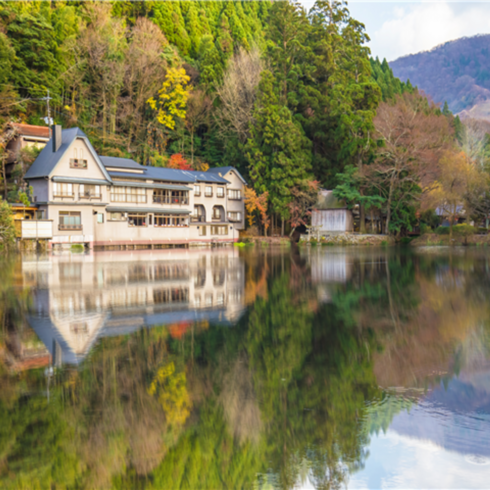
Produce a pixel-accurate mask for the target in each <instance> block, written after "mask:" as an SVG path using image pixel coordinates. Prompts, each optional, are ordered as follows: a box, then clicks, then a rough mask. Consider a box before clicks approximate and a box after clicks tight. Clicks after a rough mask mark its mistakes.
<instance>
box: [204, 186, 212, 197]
mask: <svg viewBox="0 0 490 490" xmlns="http://www.w3.org/2000/svg"><path fill="white" fill-rule="evenodd" d="M204 195H205V196H206V197H213V188H212V187H211V186H210V185H207V186H206V189H205V191H204Z"/></svg>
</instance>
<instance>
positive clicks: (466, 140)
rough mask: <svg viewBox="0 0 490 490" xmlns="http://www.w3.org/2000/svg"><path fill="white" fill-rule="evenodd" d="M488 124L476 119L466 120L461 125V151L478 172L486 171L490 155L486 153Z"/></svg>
mask: <svg viewBox="0 0 490 490" xmlns="http://www.w3.org/2000/svg"><path fill="white" fill-rule="evenodd" d="M489 133H490V123H489V122H488V121H482V120H478V119H467V120H465V121H464V123H463V132H462V138H461V149H462V150H463V152H464V153H465V155H466V156H467V157H468V158H469V159H470V160H471V161H472V162H474V163H475V165H477V166H478V167H479V168H480V170H486V169H488V165H489V163H490V162H489V160H490V155H489V154H488V152H487V148H486V146H487V143H488V134H489Z"/></svg>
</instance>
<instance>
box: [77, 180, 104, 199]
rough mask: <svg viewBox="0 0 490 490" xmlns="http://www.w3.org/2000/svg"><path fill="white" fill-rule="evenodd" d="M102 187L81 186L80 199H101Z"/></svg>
mask: <svg viewBox="0 0 490 490" xmlns="http://www.w3.org/2000/svg"><path fill="white" fill-rule="evenodd" d="M100 196H101V194H100V185H85V184H80V199H92V198H93V199H100Z"/></svg>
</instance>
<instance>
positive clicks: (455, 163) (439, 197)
mask: <svg viewBox="0 0 490 490" xmlns="http://www.w3.org/2000/svg"><path fill="white" fill-rule="evenodd" d="M439 164H440V171H439V177H438V179H437V180H435V181H434V182H433V183H432V184H431V185H430V186H428V187H426V188H425V189H424V199H423V205H424V206H423V207H424V208H426V209H428V208H439V209H440V210H441V211H442V212H443V213H444V214H445V215H446V216H448V218H449V236H450V237H451V238H452V236H453V224H454V221H455V220H456V217H457V216H458V215H459V214H461V212H462V209H463V207H465V208H468V204H469V203H468V202H467V201H468V197H469V196H470V195H471V194H472V193H479V192H480V191H481V189H480V187H481V184H482V175H481V173H480V172H479V171H478V169H477V168H476V167H475V166H474V165H473V164H472V163H471V161H470V160H469V159H468V158H467V157H466V155H465V154H464V153H463V152H454V151H447V152H445V153H444V154H443V156H442V158H441V160H440V162H439ZM465 210H466V213H467V214H468V213H469V211H470V209H465Z"/></svg>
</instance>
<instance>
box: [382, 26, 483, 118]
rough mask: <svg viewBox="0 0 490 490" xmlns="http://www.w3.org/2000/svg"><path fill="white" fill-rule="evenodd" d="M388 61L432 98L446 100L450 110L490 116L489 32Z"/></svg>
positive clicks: (396, 72) (462, 113)
mask: <svg viewBox="0 0 490 490" xmlns="http://www.w3.org/2000/svg"><path fill="white" fill-rule="evenodd" d="M389 65H390V67H391V68H392V70H393V74H394V75H395V76H396V77H398V78H400V79H401V80H403V81H406V80H410V82H411V83H412V84H413V85H416V86H417V87H418V88H419V90H422V91H424V92H425V93H426V94H427V95H429V96H430V97H431V98H432V99H433V100H434V102H437V103H440V104H444V102H445V101H447V103H448V105H449V108H450V109H451V111H452V112H453V113H455V114H457V113H459V114H460V115H461V116H467V117H468V116H471V117H477V118H482V119H489V120H490V34H484V35H479V36H474V37H464V38H461V39H457V40H455V41H450V42H447V43H445V44H441V45H440V46H436V47H435V48H433V49H431V50H430V51H423V52H421V53H417V54H411V55H408V56H403V57H402V58H398V59H397V60H395V61H392V62H391V63H390V64H389Z"/></svg>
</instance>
